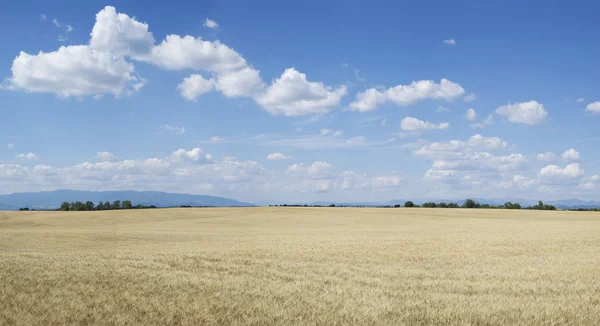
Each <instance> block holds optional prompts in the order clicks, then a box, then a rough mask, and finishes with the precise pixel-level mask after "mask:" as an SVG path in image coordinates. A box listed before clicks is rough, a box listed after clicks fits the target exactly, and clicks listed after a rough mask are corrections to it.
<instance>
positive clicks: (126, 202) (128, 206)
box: [121, 200, 133, 209]
mask: <svg viewBox="0 0 600 326" xmlns="http://www.w3.org/2000/svg"><path fill="white" fill-rule="evenodd" d="M121 207H122V208H123V209H132V208H133V205H131V200H124V201H123V204H122V205H121Z"/></svg>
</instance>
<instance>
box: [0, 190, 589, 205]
mask: <svg viewBox="0 0 600 326" xmlns="http://www.w3.org/2000/svg"><path fill="white" fill-rule="evenodd" d="M472 199H473V200H475V201H477V202H479V203H480V204H489V205H503V204H504V203H505V202H508V201H510V202H512V203H519V204H521V206H529V205H535V204H537V202H538V201H537V200H532V199H523V198H498V199H486V198H472ZM88 200H90V201H92V202H94V204H97V203H98V202H99V201H102V202H107V201H109V202H113V201H115V200H121V201H122V200H131V202H132V203H133V204H134V205H139V204H141V205H146V206H149V205H154V206H157V207H173V206H187V205H189V206H215V207H237V206H255V205H253V204H251V203H246V202H241V201H237V200H234V199H229V198H224V197H215V196H204V195H189V194H176V193H166V192H160V191H130V190H125V191H81V190H54V191H42V192H24V193H15V194H9V195H0V210H16V209H19V208H23V207H29V208H30V209H31V208H33V209H56V208H58V207H60V204H61V203H62V202H65V201H66V202H75V201H81V202H86V201H88ZM407 200H412V201H413V202H414V203H415V204H418V205H421V204H423V203H425V202H430V201H432V202H435V203H439V202H446V203H449V202H455V203H458V204H459V205H462V204H463V202H464V199H463V200H453V199H435V198H425V199H394V200H388V201H382V202H335V201H315V202H311V203H292V202H288V204H296V205H304V204H306V205H320V206H329V205H331V204H335V205H336V206H341V205H343V206H372V207H374V206H388V205H389V206H394V205H396V204H399V205H404V202H406V201H407ZM544 203H546V204H550V205H554V206H556V207H557V208H561V209H576V208H595V207H598V208H600V201H584V200H580V199H565V200H548V201H544ZM273 204H276V203H273ZM280 204H283V203H280Z"/></svg>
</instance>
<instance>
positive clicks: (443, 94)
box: [350, 78, 465, 112]
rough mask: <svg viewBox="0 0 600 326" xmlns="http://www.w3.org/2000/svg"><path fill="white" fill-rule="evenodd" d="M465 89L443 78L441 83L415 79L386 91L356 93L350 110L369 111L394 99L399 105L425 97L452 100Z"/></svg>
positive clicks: (411, 102)
mask: <svg viewBox="0 0 600 326" xmlns="http://www.w3.org/2000/svg"><path fill="white" fill-rule="evenodd" d="M464 93H465V90H464V89H463V88H462V86H460V85H459V84H457V83H454V82H452V81H449V80H447V79H445V78H443V79H442V80H441V81H440V83H439V84H437V83H435V82H434V81H432V80H420V81H413V82H412V83H411V84H410V85H398V86H396V87H391V88H389V89H387V90H385V91H379V90H377V89H375V88H370V89H368V90H366V91H364V92H360V93H358V94H357V95H356V100H355V101H354V102H352V103H350V110H352V111H359V112H368V111H372V110H375V109H376V108H377V106H379V105H381V104H383V103H385V102H387V101H392V102H394V103H396V104H398V105H404V106H406V105H411V104H415V103H417V102H420V101H422V100H425V99H438V100H439V99H444V100H446V101H452V100H454V99H455V98H457V97H459V96H461V95H463V94H464Z"/></svg>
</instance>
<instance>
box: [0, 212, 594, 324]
mask: <svg viewBox="0 0 600 326" xmlns="http://www.w3.org/2000/svg"><path fill="white" fill-rule="evenodd" d="M598 323H600V214H598V213H591V212H590V213H587V212H539V211H506V210H466V209H405V208H401V209H357V208H235V209H234V208H231V209H226V208H222V209H217V208H216V209H208V208H207V209H157V210H130V211H104V212H3V213H2V214H1V215H0V324H1V325H64V324H86V325H89V324H98V325H126V324H127V325H133V324H140V325H166V324H171V325H293V324H297V325H324V324H326V325H348V324H357V325H398V324H410V325H415V324H420V325H432V324H438V325H439V324H476V325H488V324H489V325H491V324H496V325H497V324H507V325H515V324H544V325H550V324H552V325H555V324H572V325H583V324H587V325H597V324H598Z"/></svg>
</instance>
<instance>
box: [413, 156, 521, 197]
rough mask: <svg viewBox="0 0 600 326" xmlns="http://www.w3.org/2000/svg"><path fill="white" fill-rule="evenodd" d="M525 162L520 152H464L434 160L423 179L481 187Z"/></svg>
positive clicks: (500, 177)
mask: <svg viewBox="0 0 600 326" xmlns="http://www.w3.org/2000/svg"><path fill="white" fill-rule="evenodd" d="M526 163H527V158H526V157H525V156H523V155H521V154H510V155H504V156H496V155H493V154H491V153H488V152H465V153H464V155H461V157H460V158H450V159H443V160H436V161H434V162H433V164H432V166H431V168H430V169H429V170H428V171H427V172H426V173H425V175H424V177H423V179H424V180H427V181H436V182H443V183H446V184H452V185H454V186H469V187H473V186H476V187H479V188H481V187H485V186H487V185H488V184H492V183H493V182H492V181H493V180H502V178H503V176H504V175H506V174H511V173H514V172H516V171H519V170H520V169H522V167H523V166H524V165H525V164H526Z"/></svg>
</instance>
